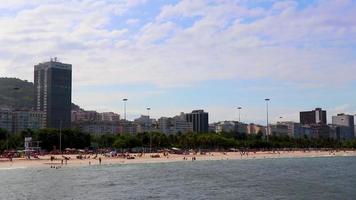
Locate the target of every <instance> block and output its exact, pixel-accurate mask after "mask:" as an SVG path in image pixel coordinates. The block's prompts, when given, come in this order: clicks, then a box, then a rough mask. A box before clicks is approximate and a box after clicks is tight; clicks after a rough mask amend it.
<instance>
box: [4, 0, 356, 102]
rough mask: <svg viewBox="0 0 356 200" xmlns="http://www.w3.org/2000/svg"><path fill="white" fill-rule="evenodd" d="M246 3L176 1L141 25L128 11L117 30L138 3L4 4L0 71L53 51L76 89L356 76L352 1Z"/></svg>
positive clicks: (25, 73) (311, 82)
mask: <svg viewBox="0 0 356 200" xmlns="http://www.w3.org/2000/svg"><path fill="white" fill-rule="evenodd" d="M241 2H242V3H241ZM243 2H244V1H235V2H234V1H213V0H211V1H204V0H190V1H189V0H182V1H180V2H179V3H177V4H172V5H167V6H164V7H163V8H162V9H161V11H160V13H159V14H158V15H157V16H156V17H155V18H154V19H153V20H152V21H149V22H147V23H146V24H143V25H142V26H141V24H142V23H144V20H141V18H140V17H142V16H131V15H130V16H129V18H128V19H127V20H124V21H123V22H124V24H128V25H129V26H128V27H120V28H117V27H119V26H116V24H112V23H113V21H112V18H113V17H114V18H115V17H117V16H118V15H125V13H127V12H130V9H131V8H132V7H134V6H136V5H139V4H142V3H145V1H141V0H136V1H132V0H128V1H123V0H122V1H94V0H84V1H79V0H78V1H77V0H74V1H20V0H17V1H11V2H10V1H4V2H2V5H1V6H0V9H7V8H8V10H9V12H10V11H11V12H12V14H11V15H4V16H2V15H1V16H0V27H1V29H0V46H1V49H0V73H1V74H0V76H3V75H6V76H17V77H21V78H24V79H28V80H32V70H33V65H34V64H36V63H38V62H42V61H44V60H48V59H49V58H50V57H53V56H58V57H59V58H60V59H61V60H62V61H63V62H68V63H72V64H73V67H74V81H75V84H74V87H81V86H83V85H100V84H103V85H105V84H121V83H150V84H154V85H156V86H160V87H171V86H186V85H191V84H194V83H196V82H200V81H206V80H216V79H253V80H255V79H260V78H272V79H274V80H277V81H278V80H279V81H283V82H288V83H293V84H298V85H300V86H302V87H310V86H311V87H314V86H315V85H317V86H318V87H328V86H330V85H331V84H344V83H348V82H350V81H352V80H355V77H354V75H353V74H355V73H356V67H355V66H356V59H355V54H354V52H353V50H354V47H352V46H353V45H355V44H356V13H355V12H354V11H355V10H356V4H355V3H354V1H351V0H343V1H319V2H317V3H315V4H312V5H311V6H309V7H307V8H305V9H298V8H297V7H296V3H295V2H296V1H282V2H280V1H277V2H276V3H274V5H273V6H272V8H271V9H266V8H258V7H255V8H248V7H246V6H245V5H244V4H243ZM245 2H246V1H245ZM146 3H147V2H146ZM138 22H140V23H138ZM182 22H183V23H182ZM184 22H189V23H187V24H189V25H187V24H185V23H184ZM134 24H135V25H137V24H139V25H140V26H141V27H139V30H138V31H137V30H136V29H135V32H133V31H132V30H131V29H130V25H134ZM352 48H353V49H352ZM330 80H333V81H332V82H330ZM78 98H79V97H78ZM89 104H92V103H90V102H89V103H88V105H89Z"/></svg>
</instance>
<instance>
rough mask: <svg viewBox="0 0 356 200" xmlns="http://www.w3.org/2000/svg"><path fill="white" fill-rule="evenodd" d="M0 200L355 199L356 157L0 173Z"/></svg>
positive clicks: (232, 161)
mask: <svg viewBox="0 0 356 200" xmlns="http://www.w3.org/2000/svg"><path fill="white" fill-rule="evenodd" d="M0 199H6V200H10V199H34V200H47V199H56V200H57V199H83V200H84V199H93V200H94V199H95V200H97V199H98V200H102V199H174V200H175V199H316V200H318V199H320V200H321V199H322V200H326V199H356V157H325V158H294V159H288V158H282V159H261V160H225V161H195V162H192V161H187V162H176V163H155V164H132V165H112V166H87V167H72V168H62V169H50V168H48V169H47V168H46V169H14V170H0Z"/></svg>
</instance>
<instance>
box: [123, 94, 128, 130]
mask: <svg viewBox="0 0 356 200" xmlns="http://www.w3.org/2000/svg"><path fill="white" fill-rule="evenodd" d="M127 100H128V99H126V98H125V99H122V101H123V102H124V124H123V125H124V126H123V130H122V133H124V132H125V131H126V130H125V129H126V102H127Z"/></svg>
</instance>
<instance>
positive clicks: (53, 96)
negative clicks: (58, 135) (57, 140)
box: [34, 58, 72, 128]
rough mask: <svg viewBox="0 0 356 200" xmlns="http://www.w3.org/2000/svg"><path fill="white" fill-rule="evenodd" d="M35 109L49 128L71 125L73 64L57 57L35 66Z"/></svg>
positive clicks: (68, 126)
mask: <svg viewBox="0 0 356 200" xmlns="http://www.w3.org/2000/svg"><path fill="white" fill-rule="evenodd" d="M34 86H35V87H34V109H35V110H36V111H42V112H44V121H45V126H46V127H47V128H59V127H60V126H61V127H62V128H70V127H71V103H72V65H70V64H64V63H61V62H58V61H57V59H56V58H55V59H54V60H51V61H49V62H45V63H40V64H38V65H35V67H34Z"/></svg>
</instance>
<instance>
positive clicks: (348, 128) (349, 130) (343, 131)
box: [332, 113, 355, 140]
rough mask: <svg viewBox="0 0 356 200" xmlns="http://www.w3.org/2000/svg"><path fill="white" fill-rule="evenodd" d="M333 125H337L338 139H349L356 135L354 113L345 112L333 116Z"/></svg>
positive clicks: (336, 136)
mask: <svg viewBox="0 0 356 200" xmlns="http://www.w3.org/2000/svg"><path fill="white" fill-rule="evenodd" d="M332 125H334V126H335V129H336V135H335V139H337V140H348V139H353V138H354V137H355V128H354V127H355V122H354V116H353V115H345V114H344V113H341V114H338V115H337V116H333V117H332Z"/></svg>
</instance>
